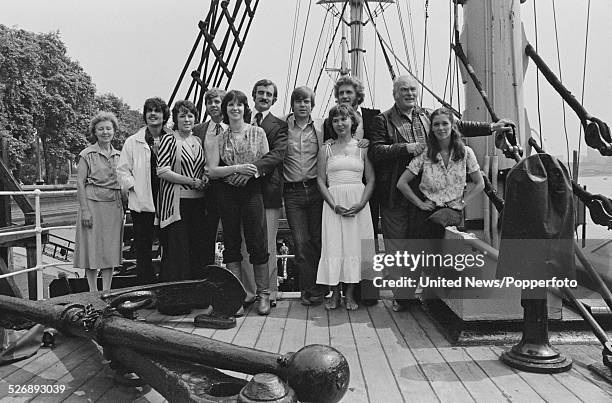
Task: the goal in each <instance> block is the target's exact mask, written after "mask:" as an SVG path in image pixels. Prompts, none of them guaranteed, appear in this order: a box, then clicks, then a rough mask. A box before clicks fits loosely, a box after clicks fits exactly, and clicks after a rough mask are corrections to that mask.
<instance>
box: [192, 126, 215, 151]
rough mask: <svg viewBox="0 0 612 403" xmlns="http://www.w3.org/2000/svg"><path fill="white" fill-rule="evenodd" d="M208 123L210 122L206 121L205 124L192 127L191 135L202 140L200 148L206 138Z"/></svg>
mask: <svg viewBox="0 0 612 403" xmlns="http://www.w3.org/2000/svg"><path fill="white" fill-rule="evenodd" d="M210 122H211V120H207V121H206V122H202V123H198V124H197V125H195V126H194V127H193V135H194V136H196V137H199V138H200V140H202V147H204V138H205V137H206V132H207V131H208V125H210Z"/></svg>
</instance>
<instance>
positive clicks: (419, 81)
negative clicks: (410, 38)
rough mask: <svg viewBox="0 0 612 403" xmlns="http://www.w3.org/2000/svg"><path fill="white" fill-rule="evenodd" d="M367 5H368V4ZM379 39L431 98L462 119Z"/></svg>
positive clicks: (457, 112) (459, 114)
mask: <svg viewBox="0 0 612 403" xmlns="http://www.w3.org/2000/svg"><path fill="white" fill-rule="evenodd" d="M366 4H367V3H366ZM374 29H375V30H376V31H378V29H377V28H376V26H374ZM379 39H380V42H381V44H382V45H384V46H386V47H387V49H388V50H389V53H391V54H392V55H393V57H394V58H395V61H396V62H397V63H399V64H400V65H401V66H402V67H403V68H404V69H405V70H406V72H407V73H408V74H409V75H410V76H411V77H412V78H414V80H415V81H416V82H417V83H419V84H420V85H421V87H423V89H424V90H426V91H427V92H429V93H430V94H431V96H433V97H434V98H435V99H436V100H437V101H438V102H439V103H441V104H442V105H443V106H444V107H445V108H448V109H450V110H451V111H452V112H453V113H454V114H455V116H457V117H458V118H461V113H459V111H457V110H456V109H455V108H453V107H452V105H450V104H449V103H448V102H446V101H445V100H443V99H442V98H440V97H439V96H438V95H437V94H436V93H435V92H433V91H432V90H431V89H430V88H429V87H428V86H426V85H425V84H424V83H423V82H422V81H421V80H419V78H418V77H417V76H416V75H415V74H414V73H413V72H412V71H410V70H408V67H407V66H406V65H405V64H404V63H403V62H402V61H401V60H400V58H399V57H398V56H397V55H396V54H395V52H393V50H392V49H391V46H389V44H388V43H387V42H385V40H384V39H383V38H382V37H380V34H379Z"/></svg>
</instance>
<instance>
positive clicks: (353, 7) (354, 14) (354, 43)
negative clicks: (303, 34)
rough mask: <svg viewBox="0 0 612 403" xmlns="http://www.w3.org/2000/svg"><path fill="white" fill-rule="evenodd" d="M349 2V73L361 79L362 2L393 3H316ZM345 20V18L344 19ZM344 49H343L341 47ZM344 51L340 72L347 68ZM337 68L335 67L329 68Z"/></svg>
mask: <svg viewBox="0 0 612 403" xmlns="http://www.w3.org/2000/svg"><path fill="white" fill-rule="evenodd" d="M347 1H348V2H349V8H350V11H349V15H350V20H349V21H348V25H349V26H350V27H351V43H350V47H349V49H348V53H349V54H350V55H351V75H352V76H353V77H357V78H358V79H359V80H363V55H364V53H365V49H364V48H363V29H362V28H363V25H364V23H363V8H364V3H365V2H366V1H367V2H369V3H393V0H319V1H318V2H317V4H331V3H346V2H347ZM339 18H342V19H344V15H340V16H339ZM345 21H346V20H345ZM342 33H343V35H342V37H343V38H344V26H343V30H342ZM343 50H344V49H343ZM344 57H345V56H344V53H343V54H342V61H343V63H342V67H341V68H340V70H339V71H340V74H346V73H347V70H346V68H345V63H344V60H345V59H344ZM330 70H337V69H330Z"/></svg>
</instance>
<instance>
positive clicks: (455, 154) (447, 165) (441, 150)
mask: <svg viewBox="0 0 612 403" xmlns="http://www.w3.org/2000/svg"><path fill="white" fill-rule="evenodd" d="M421 172H422V178H421V183H420V185H419V189H420V190H421V192H422V193H423V195H424V198H423V199H421V198H419V197H418V196H417V195H416V194H415V193H414V191H413V190H412V189H411V187H410V182H412V181H413V180H414V178H416V177H417V176H418V175H419V173H421ZM466 173H468V174H469V175H470V178H471V179H472V182H474V184H475V186H472V187H471V188H470V189H469V190H468V191H467V192H466V193H465V194H464V190H465V185H466ZM397 188H398V189H399V190H400V191H401V192H402V193H403V194H404V196H406V198H407V199H408V200H409V201H410V202H412V204H414V205H415V206H416V207H418V209H419V210H418V211H417V213H416V217H415V221H414V228H417V231H418V232H419V233H418V234H415V235H416V236H417V237H418V238H420V239H441V238H443V237H444V232H445V230H444V228H445V227H446V226H449V225H458V224H459V223H460V222H461V216H462V212H463V209H464V207H465V204H466V203H467V202H468V201H469V200H471V199H473V198H474V197H476V196H477V195H478V194H479V193H480V192H481V191H482V189H484V181H483V179H482V175H481V174H480V167H479V166H478V161H476V156H475V155H474V151H472V149H471V148H470V147H468V146H466V145H465V144H464V143H463V140H462V139H461V133H459V130H458V129H457V124H456V121H455V117H454V116H453V114H452V112H451V111H450V110H448V109H445V108H440V109H436V110H435V111H434V112H433V113H432V114H431V128H430V130H429V133H428V135H427V148H426V149H425V151H423V153H421V154H420V155H418V156H417V157H415V158H414V159H413V160H412V161H410V164H409V165H408V167H406V171H404V173H403V174H402V176H401V177H400V178H399V180H398V181H397ZM411 225H413V224H411Z"/></svg>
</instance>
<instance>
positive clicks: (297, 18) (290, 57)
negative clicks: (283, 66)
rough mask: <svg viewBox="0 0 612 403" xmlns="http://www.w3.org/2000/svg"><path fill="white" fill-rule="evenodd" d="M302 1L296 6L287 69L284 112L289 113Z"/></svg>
mask: <svg viewBox="0 0 612 403" xmlns="http://www.w3.org/2000/svg"><path fill="white" fill-rule="evenodd" d="M301 3H302V0H298V1H297V3H296V4H295V12H294V18H293V36H292V38H291V50H290V51H289V68H288V69H287V83H286V85H285V104H284V105H283V111H285V112H286V111H287V99H288V98H289V82H290V81H291V69H292V68H293V52H294V50H295V34H296V33H297V26H298V20H299V18H300V4H301Z"/></svg>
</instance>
